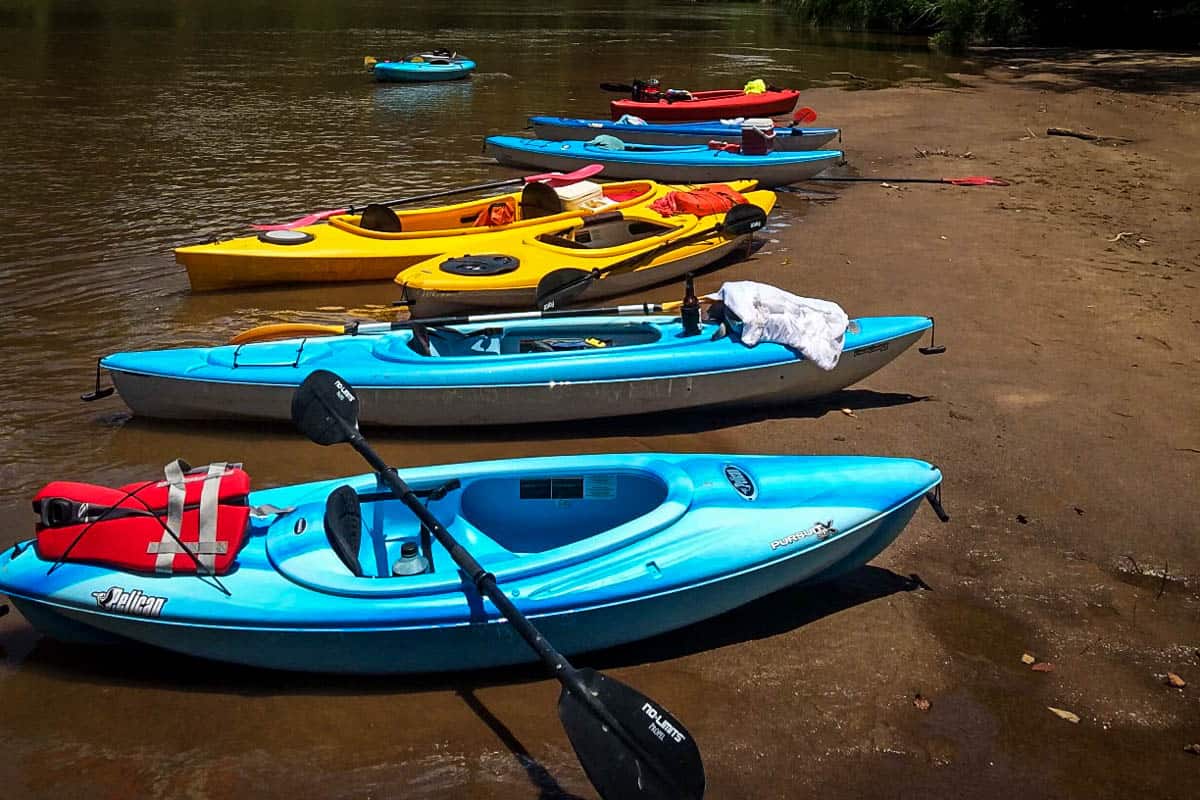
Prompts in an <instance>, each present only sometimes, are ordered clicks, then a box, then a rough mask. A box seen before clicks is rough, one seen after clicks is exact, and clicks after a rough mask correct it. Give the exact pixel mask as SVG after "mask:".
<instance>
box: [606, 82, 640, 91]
mask: <svg viewBox="0 0 1200 800" xmlns="http://www.w3.org/2000/svg"><path fill="white" fill-rule="evenodd" d="M600 88H601V89H603V90H604V91H606V92H622V93H625V92H632V91H633V87H632V86H630V85H629V84H628V83H602V84H600Z"/></svg>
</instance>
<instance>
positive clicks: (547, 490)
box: [266, 462, 693, 597]
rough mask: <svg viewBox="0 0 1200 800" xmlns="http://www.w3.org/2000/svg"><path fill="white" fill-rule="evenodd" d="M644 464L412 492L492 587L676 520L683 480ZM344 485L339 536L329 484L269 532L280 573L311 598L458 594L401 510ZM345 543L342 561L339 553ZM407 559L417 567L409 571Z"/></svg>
mask: <svg viewBox="0 0 1200 800" xmlns="http://www.w3.org/2000/svg"><path fill="white" fill-rule="evenodd" d="M653 467H654V468H653V469H638V468H632V467H623V468H612V469H602V470H580V471H573V472H563V471H559V472H555V471H553V470H551V471H546V472H538V473H510V474H484V475H478V476H469V477H464V478H462V479H461V480H454V481H450V482H449V483H444V484H440V485H436V486H414V490H415V491H417V493H418V494H419V495H422V494H423V495H425V502H426V504H427V508H428V509H429V511H430V513H432V514H433V515H434V516H435V517H436V518H437V519H438V521H439V522H441V523H442V524H443V525H444V526H445V527H446V529H447V530H448V531H449V532H450V533H451V535H452V536H454V537H455V538H456V539H457V540H458V541H459V542H460V543H461V544H462V545H463V546H464V547H466V548H467V549H468V550H469V551H470V552H471V553H472V555H474V556H475V558H476V559H477V560H478V561H479V562H480V563H481V564H483V565H485V567H486V568H487V569H488V570H489V571H491V572H492V573H494V574H495V575H496V577H497V580H498V581H500V582H503V581H505V580H512V579H516V578H520V577H525V576H528V575H534V574H539V573H545V572H550V571H553V570H556V569H561V568H564V567H567V566H570V565H573V564H577V563H580V562H582V561H586V560H588V559H590V558H594V557H596V556H598V555H601V554H604V553H607V552H609V551H611V550H614V549H617V548H619V547H622V546H625V545H627V544H629V543H630V542H633V541H636V540H638V539H641V538H644V537H646V536H649V535H651V534H653V533H655V532H657V531H659V530H661V529H663V528H664V527H666V526H668V525H670V524H672V523H674V522H675V521H676V520H678V519H679V518H680V517H681V516H682V515H683V513H684V511H685V510H686V509H687V507H688V505H689V504H690V502H691V495H692V491H693V489H692V482H691V479H690V478H689V477H688V476H687V473H686V472H684V471H683V470H681V469H679V468H678V467H676V466H674V465H671V464H667V463H664V462H655V464H654V465H653ZM347 485H348V486H350V489H351V490H352V491H353V492H354V493H355V494H356V495H357V507H358V509H359V516H358V517H357V519H356V523H357V524H351V525H350V527H352V528H354V530H352V531H345V530H342V531H340V532H339V530H338V529H339V527H341V528H345V527H346V524H345V522H344V516H343V515H342V514H341V510H340V508H339V507H336V506H337V504H338V502H339V501H338V499H337V498H336V497H334V495H336V494H337V493H338V491H342V492H346V491H348V490H345V489H338V487H335V488H334V489H328V486H326V491H323V492H322V493H321V496H319V497H314V498H311V501H309V502H305V503H302V504H300V505H297V506H296V507H295V508H294V510H293V511H292V512H291V513H288V514H284V515H282V516H280V517H279V518H277V519H276V520H275V521H274V522H273V523H272V524H271V525H270V527H269V529H268V531H267V537H266V549H267V555H268V557H269V558H270V560H271V562H272V564H273V565H274V566H275V568H276V569H277V570H278V571H279V572H280V573H281V574H282V575H283V576H285V577H286V578H288V579H290V580H292V581H294V582H296V583H298V584H301V585H303V586H306V587H308V588H310V589H315V590H317V591H320V592H326V593H330V594H341V595H350V596H369V597H394V596H404V595H422V594H434V593H441V592H447V591H457V590H458V589H459V588H461V586H462V585H463V580H464V578H463V576H462V575H461V573H460V572H459V569H458V567H457V565H456V564H455V563H454V561H453V559H451V557H450V554H449V553H448V552H447V551H446V550H445V549H444V548H442V547H441V545H439V544H438V543H437V542H436V540H434V539H433V538H432V537H431V536H430V535H429V533H428V531H424V530H422V526H421V523H420V521H419V520H418V519H417V517H416V515H414V514H413V513H412V511H411V510H410V509H409V508H408V507H407V506H405V505H404V504H403V503H402V502H401V501H400V500H398V499H396V498H395V497H394V496H392V495H391V494H390V492H389V491H388V490H387V489H385V488H383V487H381V486H380V485H379V484H378V483H376V482H375V481H374V479H373V476H364V478H359V479H355V480H354V481H353V482H352V483H350V484H347ZM341 502H344V498H343V499H342V501H341ZM339 518H341V519H342V521H340V522H339V521H338V520H339ZM327 523H328V526H327ZM331 532H332V534H333V535H331ZM339 536H341V537H343V541H342V542H338V541H337V540H338V539H339ZM346 541H349V542H350V544H349V548H350V550H351V551H352V557H351V558H347V557H346V556H345V554H342V555H339V552H338V551H339V548H341V547H346V546H347V545H345V544H344V542H346ZM414 552H416V553H417V554H419V559H423V561H420V566H421V567H423V569H419V570H413V569H411V565H412V564H414V563H416V562H414V561H413V553H414ZM419 559H418V560H419ZM397 573H400V574H397Z"/></svg>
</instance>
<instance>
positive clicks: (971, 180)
mask: <svg viewBox="0 0 1200 800" xmlns="http://www.w3.org/2000/svg"><path fill="white" fill-rule="evenodd" d="M809 180H810V181H838V182H840V183H952V184H954V185H955V186H1008V181H1006V180H1001V179H1000V178H989V177H987V176H984V175H968V176H967V177H965V178H862V177H855V176H824V177H820V178H809Z"/></svg>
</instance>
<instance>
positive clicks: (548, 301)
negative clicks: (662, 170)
mask: <svg viewBox="0 0 1200 800" xmlns="http://www.w3.org/2000/svg"><path fill="white" fill-rule="evenodd" d="M724 229H725V225H724V224H723V223H718V224H716V225H713V226H712V227H711V228H708V229H707V230H703V231H698V232H696V233H689V234H688V235H686V236H681V237H680V238H678V239H673V240H671V241H669V242H663V243H662V244H660V245H658V246H657V247H654V248H651V249H650V250H649V251H647V252H645V253H638V254H637V255H634V256H630V257H629V258H626V259H624V260H622V261H618V262H617V263H615V264H610V265H608V266H607V267H604V268H602V269H593V270H592V271H591V272H584V271H583V270H580V272H583V274H582V275H580V276H579V277H578V278H576V279H574V280H572V281H568V282H567V283H564V284H563V285H562V286H557V287H555V288H554V289H552V290H550V291H548V292H545V293H542V292H538V296H537V298H536V303H537V305H538V306H539V307H541V308H542V309H544V310H543V311H542V312H541V313H552V309H553V306H554V303H555V302H557V300H556V299H555V296H556V295H558V296H563V295H566V296H573V295H574V294H578V293H577V292H573V291H572V290H574V289H576V288H577V287H581V286H587V285H589V284H591V283H592V282H593V281H596V280H599V279H600V278H602V277H604V276H605V275H607V274H608V273H610V272H613V271H614V270H618V269H624V268H628V267H630V266H633V265H635V264H638V263H640V262H641V261H643V260H644V259H647V258H654V257H655V256H657V255H658V254H659V253H661V252H663V251H665V250H669V249H671V248H673V247H679V246H681V245H684V244H687V243H689V242H692V241H696V240H699V239H706V238H708V237H709V236H713V235H714V234H719V233H721V231H723V230H724ZM534 313H538V312H534Z"/></svg>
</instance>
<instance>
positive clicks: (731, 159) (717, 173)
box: [484, 136, 843, 188]
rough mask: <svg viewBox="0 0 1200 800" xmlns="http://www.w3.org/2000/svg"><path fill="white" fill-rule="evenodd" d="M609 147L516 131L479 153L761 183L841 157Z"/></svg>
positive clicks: (564, 165) (655, 176) (558, 166)
mask: <svg viewBox="0 0 1200 800" xmlns="http://www.w3.org/2000/svg"><path fill="white" fill-rule="evenodd" d="M637 147H638V148H645V149H626V150H608V149H605V148H601V147H596V146H594V145H588V144H587V143H585V142H582V141H548V140H544V139H524V138H521V137H516V136H491V137H488V139H487V142H486V144H485V147H484V152H485V153H487V154H488V155H491V156H492V157H493V158H495V159H496V160H497V161H498V162H500V163H501V164H504V165H506V166H512V167H535V168H537V169H550V170H564V169H565V170H571V169H578V168H579V165H580V164H583V163H596V164H603V165H604V174H605V175H607V176H611V177H614V178H631V177H633V176H635V175H636V176H639V177H642V178H648V179H651V180H656V181H664V182H674V183H714V182H722V181H731V180H737V179H744V178H749V179H753V180H756V181H757V182H758V185H759V186H761V187H764V188H770V187H773V186H786V185H788V184H791V183H797V182H799V181H805V180H808V179H809V178H812V177H814V176H815V175H817V174H818V173H820V172H822V171H823V170H825V169H827V168H829V167H832V166H834V165H835V164H837V163H838V162H839V161H841V160H842V155H843V154H842V152H841V151H840V150H806V151H778V150H776V151H772V152H770V153H768V154H767V155H764V156H747V155H742V154H741V153H731V152H725V151H721V150H710V149H709V148H707V147H699V146H682V147H670V146H660V145H637Z"/></svg>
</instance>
